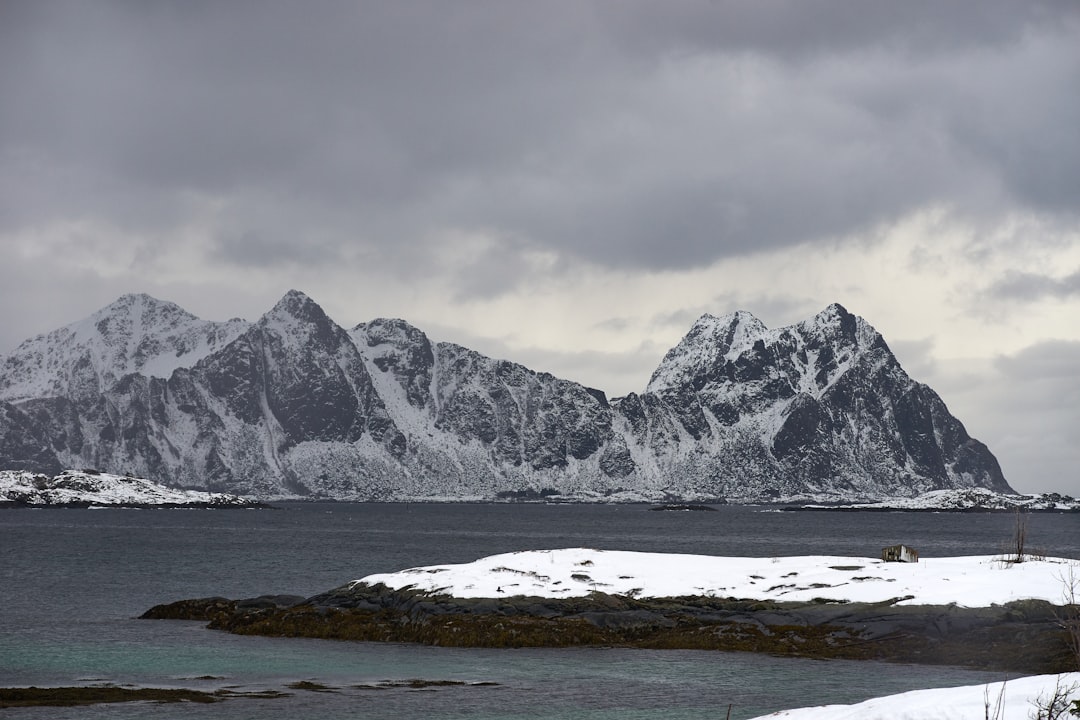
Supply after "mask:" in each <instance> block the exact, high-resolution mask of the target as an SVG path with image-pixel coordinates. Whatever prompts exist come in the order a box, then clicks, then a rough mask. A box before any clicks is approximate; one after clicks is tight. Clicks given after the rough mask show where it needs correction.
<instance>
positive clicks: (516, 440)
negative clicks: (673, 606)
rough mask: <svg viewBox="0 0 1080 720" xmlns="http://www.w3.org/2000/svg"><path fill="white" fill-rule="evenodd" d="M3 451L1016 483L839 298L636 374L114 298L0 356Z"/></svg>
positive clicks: (569, 494)
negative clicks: (647, 374) (581, 378)
mask: <svg viewBox="0 0 1080 720" xmlns="http://www.w3.org/2000/svg"><path fill="white" fill-rule="evenodd" d="M0 467H2V468H9V469H17V470H33V471H37V472H46V473H57V472H59V470H60V468H62V467H96V468H100V469H102V470H108V471H112V472H122V473H125V474H131V475H136V476H139V477H146V478H150V479H153V480H156V481H159V482H163V483H166V484H171V485H183V486H185V487H203V488H207V489H212V490H219V491H228V492H235V493H240V494H253V495H257V496H261V497H283V496H308V497H333V498H349V499H364V500H404V499H457V500H461V499H494V498H499V497H502V498H518V499H532V498H541V497H549V498H550V497H555V498H568V499H577V500H669V499H674V498H678V499H684V500H704V499H714V498H725V499H728V500H730V501H733V502H751V501H763V500H764V501H781V500H784V501H787V500H792V499H806V500H816V501H821V500H875V499H881V498H887V497H909V496H914V495H918V494H920V493H923V492H927V491H930V490H938V489H947V488H967V487H985V488H989V489H992V490H995V491H999V492H1012V490H1011V488H1010V487H1009V486H1008V484H1007V483H1006V481H1005V479H1004V477H1003V476H1002V473H1001V470H1000V468H999V466H998V463H997V461H996V460H995V458H994V456H993V455H992V454H991V453H990V451H989V450H988V449H987V448H986V446H985V445H983V444H982V443H980V442H978V441H977V440H973V439H972V438H970V437H969V436H968V435H967V433H966V431H965V430H964V427H963V425H962V424H961V423H960V422H959V421H958V420H957V419H956V418H954V417H953V416H952V415H950V414H949V412H948V410H947V408H946V407H945V405H944V403H943V402H942V401H941V399H940V398H939V397H938V395H937V394H936V393H934V391H933V390H931V389H930V388H929V387H927V386H925V385H922V384H919V383H917V382H915V381H913V380H912V379H911V378H910V377H908V375H907V374H906V373H905V372H904V370H903V369H902V368H901V367H900V365H899V363H898V362H897V360H896V358H895V357H894V356H893V354H892V353H891V352H890V350H889V348H888V346H887V345H886V343H885V341H884V340H883V339H882V337H881V335H879V334H878V333H877V332H876V331H875V330H874V329H873V328H872V327H871V326H870V325H869V324H868V323H866V321H864V320H863V319H862V318H859V317H857V316H855V315H852V314H850V313H848V312H847V311H846V310H845V309H844V308H842V307H840V306H839V305H830V306H829V307H827V308H826V309H825V310H824V311H822V312H821V313H819V314H818V315H816V316H815V317H813V318H810V319H809V320H806V321H804V322H801V323H798V324H796V325H792V326H790V327H785V328H779V329H775V330H770V329H768V328H766V327H765V326H764V325H763V324H762V323H761V322H760V321H759V320H757V319H756V318H754V317H753V316H752V315H750V314H748V313H745V312H739V313H734V314H732V315H727V316H724V317H713V316H710V315H705V316H703V317H702V318H700V319H699V320H698V321H697V322H696V323H694V325H693V327H691V329H690V331H689V333H688V334H687V335H686V337H685V338H683V340H682V341H681V342H680V343H679V344H678V345H677V346H676V347H675V348H673V349H672V350H671V351H670V352H669V353H668V354H667V356H666V357H665V358H664V359H663V361H662V362H661V364H660V366H659V367H658V368H657V370H656V372H655V373H654V374H653V376H652V379H651V380H650V381H649V383H648V386H647V387H646V389H645V390H644V391H643V392H642V393H641V394H636V393H632V394H630V395H627V396H626V397H622V398H617V399H609V398H608V397H607V396H606V395H605V394H604V393H603V392H602V391H600V390H595V389H592V388H587V387H584V386H582V385H580V384H578V383H574V382H571V381H568V380H562V379H559V378H556V377H553V376H552V375H550V374H547V373H541V372H535V371H533V370H530V369H528V368H526V367H524V366H522V365H518V364H515V363H512V362H509V361H506V360H497V359H493V358H489V357H485V356H483V355H481V354H479V353H476V352H474V351H472V350H469V349H467V348H464V347H461V346H459V345H455V344H452V343H436V342H433V341H431V340H430V339H429V338H428V337H427V335H425V334H424V333H423V332H422V331H421V330H419V329H417V328H416V327H413V326H412V325H410V324H409V323H407V322H405V321H403V320H387V319H379V320H373V321H371V322H368V323H363V324H360V325H357V326H356V327H354V328H352V329H351V330H345V329H344V328H342V327H339V326H338V325H337V324H335V323H334V322H333V321H332V320H331V319H330V318H329V317H327V315H326V314H325V313H324V312H323V310H322V309H321V308H320V307H319V306H318V305H317V304H316V303H315V302H314V301H313V300H311V299H310V298H309V297H307V296H306V295H304V294H303V293H300V292H297V291H290V292H289V293H287V294H286V295H285V296H284V297H283V298H282V299H281V300H280V301H279V302H278V303H277V305H275V306H274V307H273V308H272V309H271V310H270V311H269V312H267V313H266V314H265V315H264V316H263V317H262V318H260V319H259V320H258V321H256V322H246V321H243V320H231V321H228V322H225V323H213V322H207V321H203V320H200V319H198V318H196V317H194V316H192V315H190V314H189V313H187V312H185V311H184V310H182V309H181V308H179V307H177V306H176V305H174V304H172V303H168V302H162V301H160V300H156V299H154V298H151V297H149V296H146V295H125V296H124V297H122V298H120V299H119V300H117V301H116V302H114V303H112V304H111V305H109V306H107V307H105V308H103V309H101V310H99V311H98V312H96V313H94V314H93V315H92V316H90V317H89V318H87V319H86V320H83V321H81V322H77V323H74V324H72V325H69V326H67V327H65V328H61V329H59V330H56V331H54V332H52V333H49V334H47V335H41V336H38V337H35V338H32V339H30V340H27V341H26V342H24V343H22V344H21V345H20V346H19V347H18V348H17V349H16V350H15V351H14V352H12V353H11V354H10V355H8V356H6V357H3V358H2V359H0Z"/></svg>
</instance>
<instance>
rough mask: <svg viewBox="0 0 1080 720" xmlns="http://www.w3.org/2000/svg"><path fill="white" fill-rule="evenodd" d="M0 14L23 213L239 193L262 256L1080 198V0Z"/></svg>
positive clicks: (45, 9)
mask: <svg viewBox="0 0 1080 720" xmlns="http://www.w3.org/2000/svg"><path fill="white" fill-rule="evenodd" d="M3 13H4V16H5V17H4V20H5V21H4V22H3V23H0V25H2V29H0V60H2V63H0V65H2V67H3V69H2V70H0V86H2V88H3V92H4V97H5V98H6V101H5V102H4V103H3V105H2V107H0V128H2V135H0V139H2V148H0V149H2V152H3V165H2V167H0V172H2V175H3V179H2V180H0V182H3V187H4V188H5V190H6V191H7V192H5V193H4V196H5V198H6V199H5V200H0V203H3V204H2V205H0V223H2V227H5V228H7V229H8V230H11V229H13V228H18V227H23V226H25V225H27V224H31V223H34V222H40V219H41V218H42V217H43V216H44V217H69V218H85V217H95V216H105V217H107V219H108V220H109V221H110V222H111V223H113V224H116V225H119V226H121V227H125V228H129V229H132V230H134V231H137V232H142V233H145V234H153V233H154V231H155V230H157V229H159V228H160V227H162V226H167V225H169V224H170V223H176V222H177V221H178V220H177V219H178V218H182V217H183V216H184V215H185V213H186V212H188V210H189V207H190V205H191V203H193V202H197V201H198V200H199V199H200V198H201V199H208V198H213V199H217V200H220V201H221V204H222V209H220V210H219V211H218V213H217V214H216V215H215V220H214V223H215V225H216V227H214V228H213V229H212V231H213V232H215V233H216V239H215V242H217V243H218V244H219V245H220V248H219V249H218V251H217V253H216V256H217V257H220V258H225V259H227V260H228V261H229V262H233V263H235V264H237V265H241V266H242V265H244V264H246V263H248V262H251V263H255V264H265V263H267V262H274V261H275V260H276V259H278V258H281V260H282V261H283V262H292V261H293V260H295V258H292V257H291V255H290V253H289V252H288V247H287V246H288V244H289V243H290V242H292V241H293V240H294V238H297V237H304V236H316V237H319V238H322V240H321V241H320V242H321V243H322V245H323V246H325V247H326V249H327V251H328V253H329V255H327V254H325V253H310V254H309V257H310V258H312V260H311V262H317V260H315V258H322V257H327V256H329V257H333V256H334V250H333V246H334V245H335V244H338V245H342V246H348V245H362V246H370V247H378V248H385V249H386V251H387V252H390V253H394V252H398V251H400V250H402V249H403V248H406V247H411V248H413V249H415V248H417V247H423V246H424V245H425V244H426V243H430V242H434V241H433V240H432V236H433V234H435V235H437V231H439V230H443V229H445V228H455V229H458V230H462V231H467V232H483V233H486V234H488V235H490V236H491V237H492V238H495V239H496V240H499V239H512V242H513V243H514V246H515V247H525V248H533V249H547V250H551V251H553V252H557V253H559V254H560V255H565V256H568V257H577V258H581V259H584V260H587V261H589V262H592V263H596V264H599V265H607V266H614V267H630V268H658V269H664V268H684V267H692V266H696V265H700V264H702V263H707V262H710V261H712V260H715V259H717V258H721V257H725V256H732V255H739V254H743V253H747V252H755V251H760V250H768V249H773V248H779V247H786V246H791V245H796V244H802V243H807V242H813V241H815V240H818V239H822V238H830V237H838V236H839V237H843V236H846V235H851V234H856V233H867V232H870V231H872V230H873V229H874V228H875V227H879V226H881V225H887V224H889V223H891V222H893V221H895V220H896V219H897V218H899V217H902V216H903V215H905V214H907V213H910V212H912V211H913V210H915V209H918V208H920V207H925V206H928V205H939V206H945V207H947V208H949V209H950V210H952V211H955V212H957V213H961V214H970V215H972V216H975V217H978V218H982V219H986V220H991V221H992V219H993V218H994V217H996V215H997V214H998V213H1000V212H1001V211H1002V210H1003V209H1007V210H1012V209H1015V208H1025V207H1032V208H1038V209H1040V210H1043V211H1047V212H1052V213H1064V214H1068V215H1070V216H1074V215H1075V214H1076V210H1077V207H1076V197H1075V193H1072V192H1070V190H1069V188H1075V187H1077V185H1078V181H1080V177H1078V175H1080V145H1078V143H1080V140H1078V139H1077V135H1076V133H1075V132H1074V130H1073V128H1075V127H1077V126H1080V94H1078V93H1066V92H1062V88H1064V87H1067V86H1068V85H1070V84H1074V81H1075V78H1076V77H1078V76H1080V51H1078V50H1077V49H1076V48H1075V47H1074V45H1075V43H1073V42H1072V40H1073V39H1074V37H1075V31H1076V30H1077V29H1078V28H1080V25H1078V24H1077V20H1078V16H1080V10H1078V6H1077V5H1076V4H1075V3H1051V2H1047V3H1034V2H1033V3H1012V2H989V3H980V4H979V5H978V7H977V8H975V7H974V6H973V5H970V4H966V3H959V4H952V3H950V4H941V3H884V2H880V3H860V4H858V6H853V5H852V4H851V3H846V2H816V3H815V2H812V3H803V2H760V3H750V4H747V3H723V2H721V3H711V2H710V3H706V2H684V3H674V4H664V5H663V6H659V5H656V4H655V3H636V2H628V3H602V2H596V3H580V2H574V3H569V2H565V3H559V2H556V3H543V4H535V3H533V4H529V3H505V2H469V3H459V4H454V5H446V4H444V3H422V2H421V3H409V2H406V3H374V2H371V3H365V2H359V3H357V2H347V3H346V2H321V3H312V4H306V3H305V4H303V5H298V4H293V3H245V2H241V3H153V4H141V3H129V2H104V3H95V4H87V3H75V2H71V3H64V2H33V3H31V2H22V3H20V2H16V3H9V4H7V5H6V6H5V10H4V11H3ZM58 189H59V192H58ZM508 241H509V240H508ZM462 282H463V283H464V282H467V279H463V280H462Z"/></svg>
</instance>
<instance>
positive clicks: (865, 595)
mask: <svg viewBox="0 0 1080 720" xmlns="http://www.w3.org/2000/svg"><path fill="white" fill-rule="evenodd" d="M360 584H363V585H368V586H376V585H378V584H383V585H385V586H387V587H389V588H393V589H399V590H400V589H411V590H419V591H425V592H430V593H433V594H445V595H450V596H452V597H457V598H507V597H511V596H518V595H524V596H535V597H548V598H572V597H582V596H586V595H588V594H589V593H592V592H603V593H607V594H614V595H628V596H632V597H635V598H664V597H679V596H686V595H697V596H716V597H731V598H740V599H755V600H757V599H760V600H775V601H793V602H808V601H815V600H818V601H820V600H829V601H834V602H841V603H847V602H852V603H888V604H904V605H950V604H955V605H956V606H959V607H967V608H987V607H991V606H993V605H1001V604H1005V603H1009V602H1013V601H1018V600H1043V601H1046V602H1049V603H1051V604H1054V605H1064V604H1067V603H1068V602H1069V601H1070V597H1069V588H1070V586H1071V587H1072V588H1073V590H1074V591H1077V590H1080V560H1078V559H1070V558H1038V559H1036V558H1025V559H1024V560H1023V562H1019V563H1016V562H1009V561H1008V559H1007V558H1005V557H1003V556H1000V555H999V556H992V555H986V556H973V557H939V558H923V559H921V560H920V561H919V562H917V563H898V562H883V561H882V560H880V559H877V558H865V557H835V556H806V557H774V558H746V557H713V556H704V555H675V554H660V553H641V552H624V551H601V550H592V549H587V548H569V549H561V550H543V551H527V552H517V553H506V554H501V555H494V556H490V557H486V558H481V559H479V560H476V561H474V562H471V563H464V564H459V565H432V566H427V567H417V568H410V569H408V570H402V571H400V572H395V573H383V574H377V575H369V576H367V577H365V578H362V579H361V580H357V581H355V582H354V583H353V585H354V586H356V585H360ZM1073 601H1075V598H1073ZM1055 688H1064V689H1068V688H1072V690H1070V691H1069V693H1070V694H1069V697H1070V698H1073V699H1076V698H1080V673H1070V674H1064V675H1060V676H1058V675H1041V676H1032V677H1021V678H1014V679H1009V680H1008V681H1007V682H1006V683H1005V684H1004V689H1003V687H1002V683H996V684H994V683H992V684H990V685H986V686H982V685H980V686H967V687H959V688H946V689H935V690H919V691H914V692H908V693H903V694H900V695H893V696H887V697H881V698H874V699H872V700H868V701H866V702H863V703H859V704H855V705H829V706H823V707H810V708H801V709H793V710H785V711H780V712H777V713H774V714H772V715H768V716H764V717H768V718H789V719H790V720H856V719H858V720H912V719H916V718H917V719H918V720H961V719H964V718H976V717H983V716H984V714H985V713H986V711H987V709H989V711H990V712H991V713H993V712H994V711H995V708H997V707H998V706H999V705H1000V714H998V715H994V714H991V715H989V717H996V718H998V719H999V720H1027V718H1028V717H1029V716H1031V715H1029V713H1031V712H1033V711H1034V709H1035V703H1036V702H1038V701H1039V700H1040V698H1043V699H1045V698H1049V697H1050V695H1051V694H1052V693H1053V692H1054V691H1055ZM999 697H1000V701H999ZM987 703H989V705H987ZM1032 717H1033V716H1032Z"/></svg>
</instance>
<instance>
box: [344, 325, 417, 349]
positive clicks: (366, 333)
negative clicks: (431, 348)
mask: <svg viewBox="0 0 1080 720" xmlns="http://www.w3.org/2000/svg"><path fill="white" fill-rule="evenodd" d="M349 334H350V335H353V336H354V337H356V336H359V335H362V336H363V337H364V338H365V341H366V342H367V344H368V345H371V346H375V345H381V344H383V343H395V344H400V343H402V342H416V341H418V340H420V338H426V337H427V336H426V335H425V334H424V332H423V331H422V330H420V328H418V327H416V326H415V325H413V324H412V323H410V322H408V321H406V320H402V319H401V318H375V319H374V320H369V321H368V322H365V323H359V324H358V325H357V326H356V327H354V328H353V329H352V330H350V331H349Z"/></svg>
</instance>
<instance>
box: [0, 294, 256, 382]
mask: <svg viewBox="0 0 1080 720" xmlns="http://www.w3.org/2000/svg"><path fill="white" fill-rule="evenodd" d="M248 325H249V323H247V322H246V321H244V320H239V319H234V320H229V321H227V322H209V321H206V320H200V319H199V318H197V317H195V316H194V315H192V314H190V313H188V312H187V311H185V310H183V309H181V308H180V307H179V306H178V305H175V304H174V303H171V302H166V301H163V300H157V299H155V298H153V297H150V296H149V295H145V294H133V295H123V296H121V297H120V298H119V299H118V300H116V301H115V302H113V303H111V304H110V305H107V306H105V307H104V308H102V309H100V310H98V311H97V312H95V313H93V314H92V315H90V316H89V317H88V318H86V319H84V320H80V321H78V322H75V323H72V324H70V325H67V326H65V327H62V328H60V329H58V330H54V331H53V332H51V333H48V334H46V335H38V336H37V337H34V338H31V339H29V340H26V341H25V342H23V343H22V344H20V345H19V346H18V347H17V348H16V349H15V350H14V352H12V353H11V354H10V355H8V356H6V357H4V358H3V362H2V366H0V367H2V371H0V399H3V400H7V401H9V402H19V401H22V400H27V399H30V398H41V397H60V396H64V395H66V394H68V393H69V392H70V391H71V390H72V389H73V388H72V386H73V385H76V384H78V383H79V382H85V381H86V380H88V379H89V380H92V381H93V383H94V384H95V386H96V387H97V388H99V389H105V388H107V387H108V386H109V385H111V384H112V383H115V382H116V381H117V380H119V379H120V378H122V377H123V376H125V375H128V374H130V373H142V374H144V375H148V376H152V377H160V378H167V377H169V376H170V375H171V374H172V373H173V371H175V370H176V369H177V368H181V367H191V366H193V365H194V364H195V363H197V362H198V361H199V360H201V359H203V358H204V357H206V356H208V355H210V354H211V353H214V352H216V351H217V350H219V349H220V348H222V347H224V346H225V345H227V344H228V343H229V342H231V341H232V340H233V339H235V338H236V337H237V336H239V335H240V334H241V333H242V332H243V331H244V330H245V329H247V327H248Z"/></svg>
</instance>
